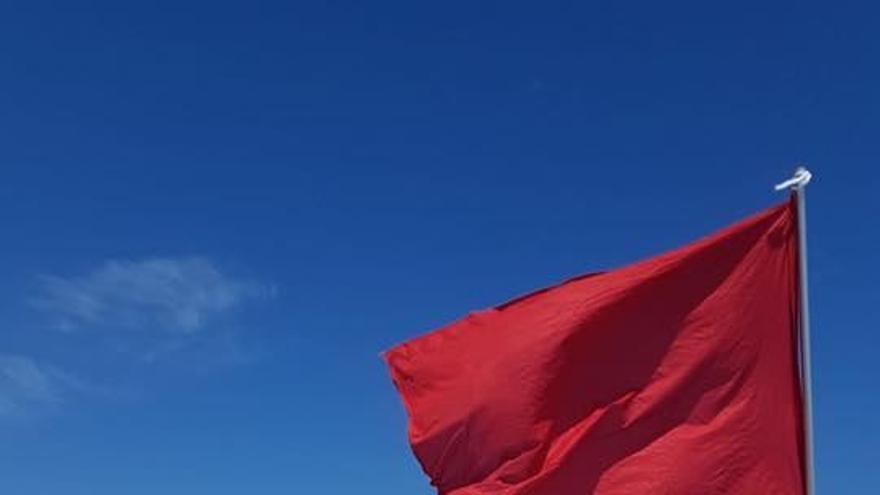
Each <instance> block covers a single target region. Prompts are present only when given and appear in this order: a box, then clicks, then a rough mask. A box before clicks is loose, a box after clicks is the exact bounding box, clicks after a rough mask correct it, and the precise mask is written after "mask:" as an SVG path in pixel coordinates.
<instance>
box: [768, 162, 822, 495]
mask: <svg viewBox="0 0 880 495" xmlns="http://www.w3.org/2000/svg"><path fill="white" fill-rule="evenodd" d="M811 178H812V174H810V172H809V170H807V169H806V168H804V167H798V168H797V170H795V173H794V176H793V177H792V178H791V179H789V180H787V181H785V182H783V183H781V184H779V185H777V186H776V190H777V191H779V190H782V189H791V192H792V194H794V198H795V203H796V205H797V228H798V285H799V287H798V289H799V297H800V304H799V305H798V320H799V322H800V339H799V340H798V342H799V344H800V346H799V350H800V365H801V366H800V368H801V388H802V395H803V409H804V412H803V414H804V444H805V447H806V471H807V473H806V474H807V479H806V482H807V495H816V478H815V474H814V471H815V470H814V465H815V464H814V449H813V378H812V376H813V373H812V366H811V359H810V304H809V291H808V290H807V288H808V285H807V210H806V195H805V193H804V189H805V187H806V185H807V184H808V183H809V182H810V179H811Z"/></svg>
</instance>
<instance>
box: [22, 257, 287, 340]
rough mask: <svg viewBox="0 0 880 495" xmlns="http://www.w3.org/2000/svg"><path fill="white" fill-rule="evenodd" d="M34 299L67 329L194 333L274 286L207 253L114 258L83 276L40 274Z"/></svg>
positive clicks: (264, 295)
mask: <svg viewBox="0 0 880 495" xmlns="http://www.w3.org/2000/svg"><path fill="white" fill-rule="evenodd" d="M40 281H41V284H40V286H41V287H40V288H41V294H40V295H39V297H37V298H35V299H34V300H33V301H32V302H33V304H34V306H35V307H37V308H39V309H42V310H44V311H46V312H48V313H50V314H51V315H53V316H54V317H56V318H57V319H58V323H59V325H60V326H61V327H62V328H64V329H67V330H75V329H77V328H80V327H85V326H89V327H114V328H118V327H121V328H158V329H161V330H164V331H166V332H172V333H178V334H192V333H196V332H199V331H201V330H202V329H204V328H205V327H206V323H207V322H208V321H209V320H211V319H212V318H214V317H216V316H218V315H221V314H224V313H227V312H229V311H231V310H234V309H236V308H238V307H240V306H241V305H242V304H243V303H244V302H245V301H246V300H248V299H253V298H260V297H267V296H271V295H273V292H274V289H273V288H272V287H267V286H263V285H261V284H257V283H254V282H251V281H243V280H237V279H234V278H231V277H229V276H227V275H226V274H224V273H222V272H221V271H220V270H219V269H218V268H217V267H215V266H214V264H212V263H211V262H210V261H209V260H206V259H204V258H150V259H144V260H110V261H107V262H105V263H104V264H102V265H101V266H100V267H98V268H97V269H95V270H93V271H91V272H89V273H87V274H85V275H81V276H74V277H61V276H56V275H47V276H43V277H41V278H40Z"/></svg>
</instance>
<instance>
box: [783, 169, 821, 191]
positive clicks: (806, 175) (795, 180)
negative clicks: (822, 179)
mask: <svg viewBox="0 0 880 495" xmlns="http://www.w3.org/2000/svg"><path fill="white" fill-rule="evenodd" d="M812 178H813V174H811V173H810V171H809V170H807V168H806V167H798V168H797V170H795V171H794V175H793V176H792V177H791V179H788V180H787V181H785V182H780V183H779V184H776V187H774V189H775V190H777V191H782V190H783V189H801V188H802V187H804V186H806V185H807V184H809V183H810V179H812Z"/></svg>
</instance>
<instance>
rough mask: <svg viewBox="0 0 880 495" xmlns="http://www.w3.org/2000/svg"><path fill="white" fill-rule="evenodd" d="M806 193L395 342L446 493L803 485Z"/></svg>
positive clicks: (411, 409)
mask: <svg viewBox="0 0 880 495" xmlns="http://www.w3.org/2000/svg"><path fill="white" fill-rule="evenodd" d="M795 208H796V205H795V204H794V202H793V201H790V202H787V203H785V204H781V205H778V206H775V207H772V208H769V209H767V210H765V211H763V212H761V213H759V214H756V215H754V216H752V217H750V218H747V219H745V220H743V221H741V222H739V223H737V224H735V225H733V226H730V227H728V228H726V229H724V230H721V231H720V232H718V233H716V234H713V235H711V236H708V237H706V238H704V239H702V240H699V241H697V242H695V243H693V244H690V245H687V246H684V247H682V248H679V249H676V250H673V251H671V252H668V253H665V254H662V255H659V256H657V257H654V258H650V259H648V260H645V261H641V262H637V263H635V264H632V265H629V266H626V267H623V268H619V269H616V270H612V271H608V272H604V273H596V274H589V275H584V276H580V277H577V278H574V279H571V280H568V281H566V282H564V283H562V284H559V285H556V286H553V287H549V288H546V289H542V290H539V291H537V292H534V293H532V294H529V295H526V296H523V297H520V298H517V299H514V300H512V301H510V302H507V303H505V304H502V305H500V306H497V307H495V308H492V309H488V310H483V311H478V312H474V313H471V314H469V315H467V316H466V317H465V318H463V319H461V320H459V321H457V322H455V323H452V324H450V325H449V326H447V327H445V328H441V329H439V330H436V331H434V332H431V333H429V334H427V335H424V336H422V337H418V338H416V339H414V340H412V341H409V342H406V343H404V344H402V345H400V346H398V347H395V348H393V349H391V350H390V351H387V352H386V353H385V355H384V357H385V359H386V361H387V363H388V366H389V369H390V372H391V377H392V380H393V382H394V384H395V386H396V387H397V389H398V391H399V393H400V395H401V397H402V400H403V403H404V406H405V408H406V411H407V414H408V417H409V440H410V443H411V446H412V450H413V452H414V453H415V456H416V457H417V459H418V461H419V462H420V464H421V466H422V468H423V470H424V471H425V473H426V474H427V475H428V476H429V477H430V479H431V483H432V484H433V485H434V486H435V487H436V488H437V491H438V493H439V494H441V495H489V494H498V495H587V494H598V495H618V494H619V495H623V494H626V495H634V494H635V495H638V494H651V495H660V494H669V495H691V494H692V495H710V494H742V495H776V494H779V495H801V494H803V493H804V480H805V475H804V445H803V430H802V425H803V421H802V409H801V400H802V397H801V391H800V384H799V383H800V382H799V378H798V361H797V338H798V331H797V310H798V297H797V290H798V289H797V276H798V275H797V273H798V272H797V268H796V267H797V232H796V227H797V226H796V221H797V219H796V211H795Z"/></svg>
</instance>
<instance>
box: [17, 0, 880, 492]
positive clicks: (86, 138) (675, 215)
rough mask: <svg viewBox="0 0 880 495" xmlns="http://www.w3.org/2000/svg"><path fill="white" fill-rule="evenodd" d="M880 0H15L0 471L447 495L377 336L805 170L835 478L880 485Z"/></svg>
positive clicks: (826, 463)
mask: <svg viewBox="0 0 880 495" xmlns="http://www.w3.org/2000/svg"><path fill="white" fill-rule="evenodd" d="M878 14H880V11H878V8H877V7H876V6H875V5H873V4H872V3H870V2H862V3H851V2H836V3H835V4H834V5H833V6H831V5H830V4H824V5H818V4H811V3H809V2H806V3H805V2H799V3H786V2H773V3H772V5H767V2H760V3H750V2H738V3H735V4H734V3H730V4H726V5H721V4H718V3H717V2H693V3H673V4H670V3H669V2H643V3H640V2H628V3H622V2H589V3H588V2H540V4H539V3H530V4H526V3H521V2H442V3H434V4H430V5H429V4H427V3H425V2H397V1H389V2H367V3H364V2H342V1H335V2H278V3H272V2H241V3H237V4H233V3H227V2H204V3H201V2H179V1H178V2H151V3H149V4H148V3H141V4H133V3H131V2H128V3H126V2H122V3H120V2H77V3H76V4H75V5H74V3H70V2H64V3H62V2H58V3H55V4H53V3H46V2H39V1H34V2H4V3H3V4H2V6H0V47H2V48H0V89H2V91H0V172H2V173H0V228H2V232H3V249H2V256H0V273H3V277H2V279H0V436H2V438H3V441H2V442H0V492H3V493H9V494H15V495H46V494H56V493H57V494H65V495H77V494H89V495H95V494H97V495H102V494H114V495H115V494H118V493H125V494H151V495H152V494H155V493H164V494H169V495H176V494H190V493H212V494H215V495H224V494H240V493H258V494H281V493H285V494H286V493H309V494H324V493H326V494H341V493H361V494H382V495H397V494H400V495H403V494H406V495H411V494H429V493H432V491H431V489H430V488H429V487H428V485H427V483H426V482H425V480H424V479H423V477H422V475H421V473H420V471H419V469H418V467H417V465H416V463H415V461H414V460H413V458H412V456H411V455H410V453H409V450H408V447H407V445H406V442H405V436H404V416H403V411H402V408H401V407H400V405H399V402H398V400H397V397H396V395H395V393H394V391H393V388H392V386H391V385H390V383H389V381H388V379H387V375H386V373H385V370H384V367H383V364H382V362H381V361H380V359H379V357H378V353H379V352H380V351H382V350H383V349H385V348H388V347H390V346H391V345H393V344H394V343H396V342H399V341H402V340H404V339H406V338H408V337H411V336H413V335H416V334H418V333H421V332H423V331H425V330H428V329H431V328H434V327H436V326H439V325H442V324H443V323H445V322H448V321H450V320H451V319H453V318H456V317H457V316H459V315H461V314H463V313H464V312H466V311H467V310H469V309H474V308H480V307H485V306H488V305H491V304H493V303H496V302H499V301H502V300H505V299H507V298H509V297H510V296H512V295H516V294H519V293H522V292H525V291H528V290H530V289H534V288H536V287H540V286H543V285H547V284H550V283H553V282H555V281H558V280H560V279H562V278H566V277H569V276H572V275H574V274H578V273H581V272H586V271H592V270H596V269H602V268H607V267H613V266H617V265H620V264H623V263H627V262H630V261H633V260H635V259H638V258H640V257H644V256H647V255H650V254H652V253H656V252H658V251H660V250H664V249H667V248H671V247H674V246H676V245H679V244H682V243H685V242H688V241H690V240H693V239H695V238H697V237H699V236H701V235H703V234H705V233H707V232H709V231H711V230H712V229H715V228H717V227H721V226H723V225H725V224H727V223H729V222H732V221H734V220H736V219H738V218H740V217H742V216H744V215H746V214H749V213H751V212H754V211H757V210H758V209H761V208H763V207H765V206H768V205H770V204H772V203H774V202H776V201H781V200H782V199H783V197H782V196H781V195H779V194H776V193H773V192H772V185H773V184H774V183H776V182H778V181H780V180H782V179H784V178H787V177H788V176H789V175H790V173H791V171H792V169H793V167H794V164H795V162H797V161H800V160H803V161H806V162H808V163H809V164H810V166H811V169H812V170H813V172H814V174H815V178H814V181H813V183H812V184H811V186H810V189H809V202H810V204H809V206H810V209H809V214H810V219H809V222H810V235H811V237H810V248H811V251H810V254H811V260H810V261H811V269H812V271H811V281H812V283H813V287H812V301H813V303H814V309H813V311H814V312H813V318H814V330H813V333H814V351H815V361H814V363H815V364H814V366H815V394H816V398H815V401H816V402H815V404H816V427H817V449H818V452H817V461H818V483H819V488H820V489H821V492H822V493H834V494H849V493H852V494H864V493H872V492H873V491H876V490H877V489H878V488H880V471H878V470H877V469H876V455H875V450H876V447H875V446H876V445H877V443H878V442H880V422H878V420H877V419H876V414H875V411H877V410H878V408H880V396H878V394H877V393H876V392H875V391H876V390H877V378H878V376H880V365H878V359H877V358H876V352H877V348H878V345H880V333H878V328H880V314H878V300H880V291H878V289H877V288H876V284H875V283H874V282H875V281H876V278H877V262H878V259H877V245H878V242H880V232H878V229H877V225H878V223H877V215H878V212H880V199H878V197H877V194H876V191H877V188H878V186H880V184H878V182H880V179H878V177H877V174H876V172H875V171H876V167H877V165H878V161H880V160H878V158H880V149H878V139H877V137H878V135H880V124H878V116H880V112H878V110H880V98H878V91H877V88H878V87H880V65H878V63H877V61H878V56H880V37H878V35H877V31H876V18H877V15H878Z"/></svg>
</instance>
